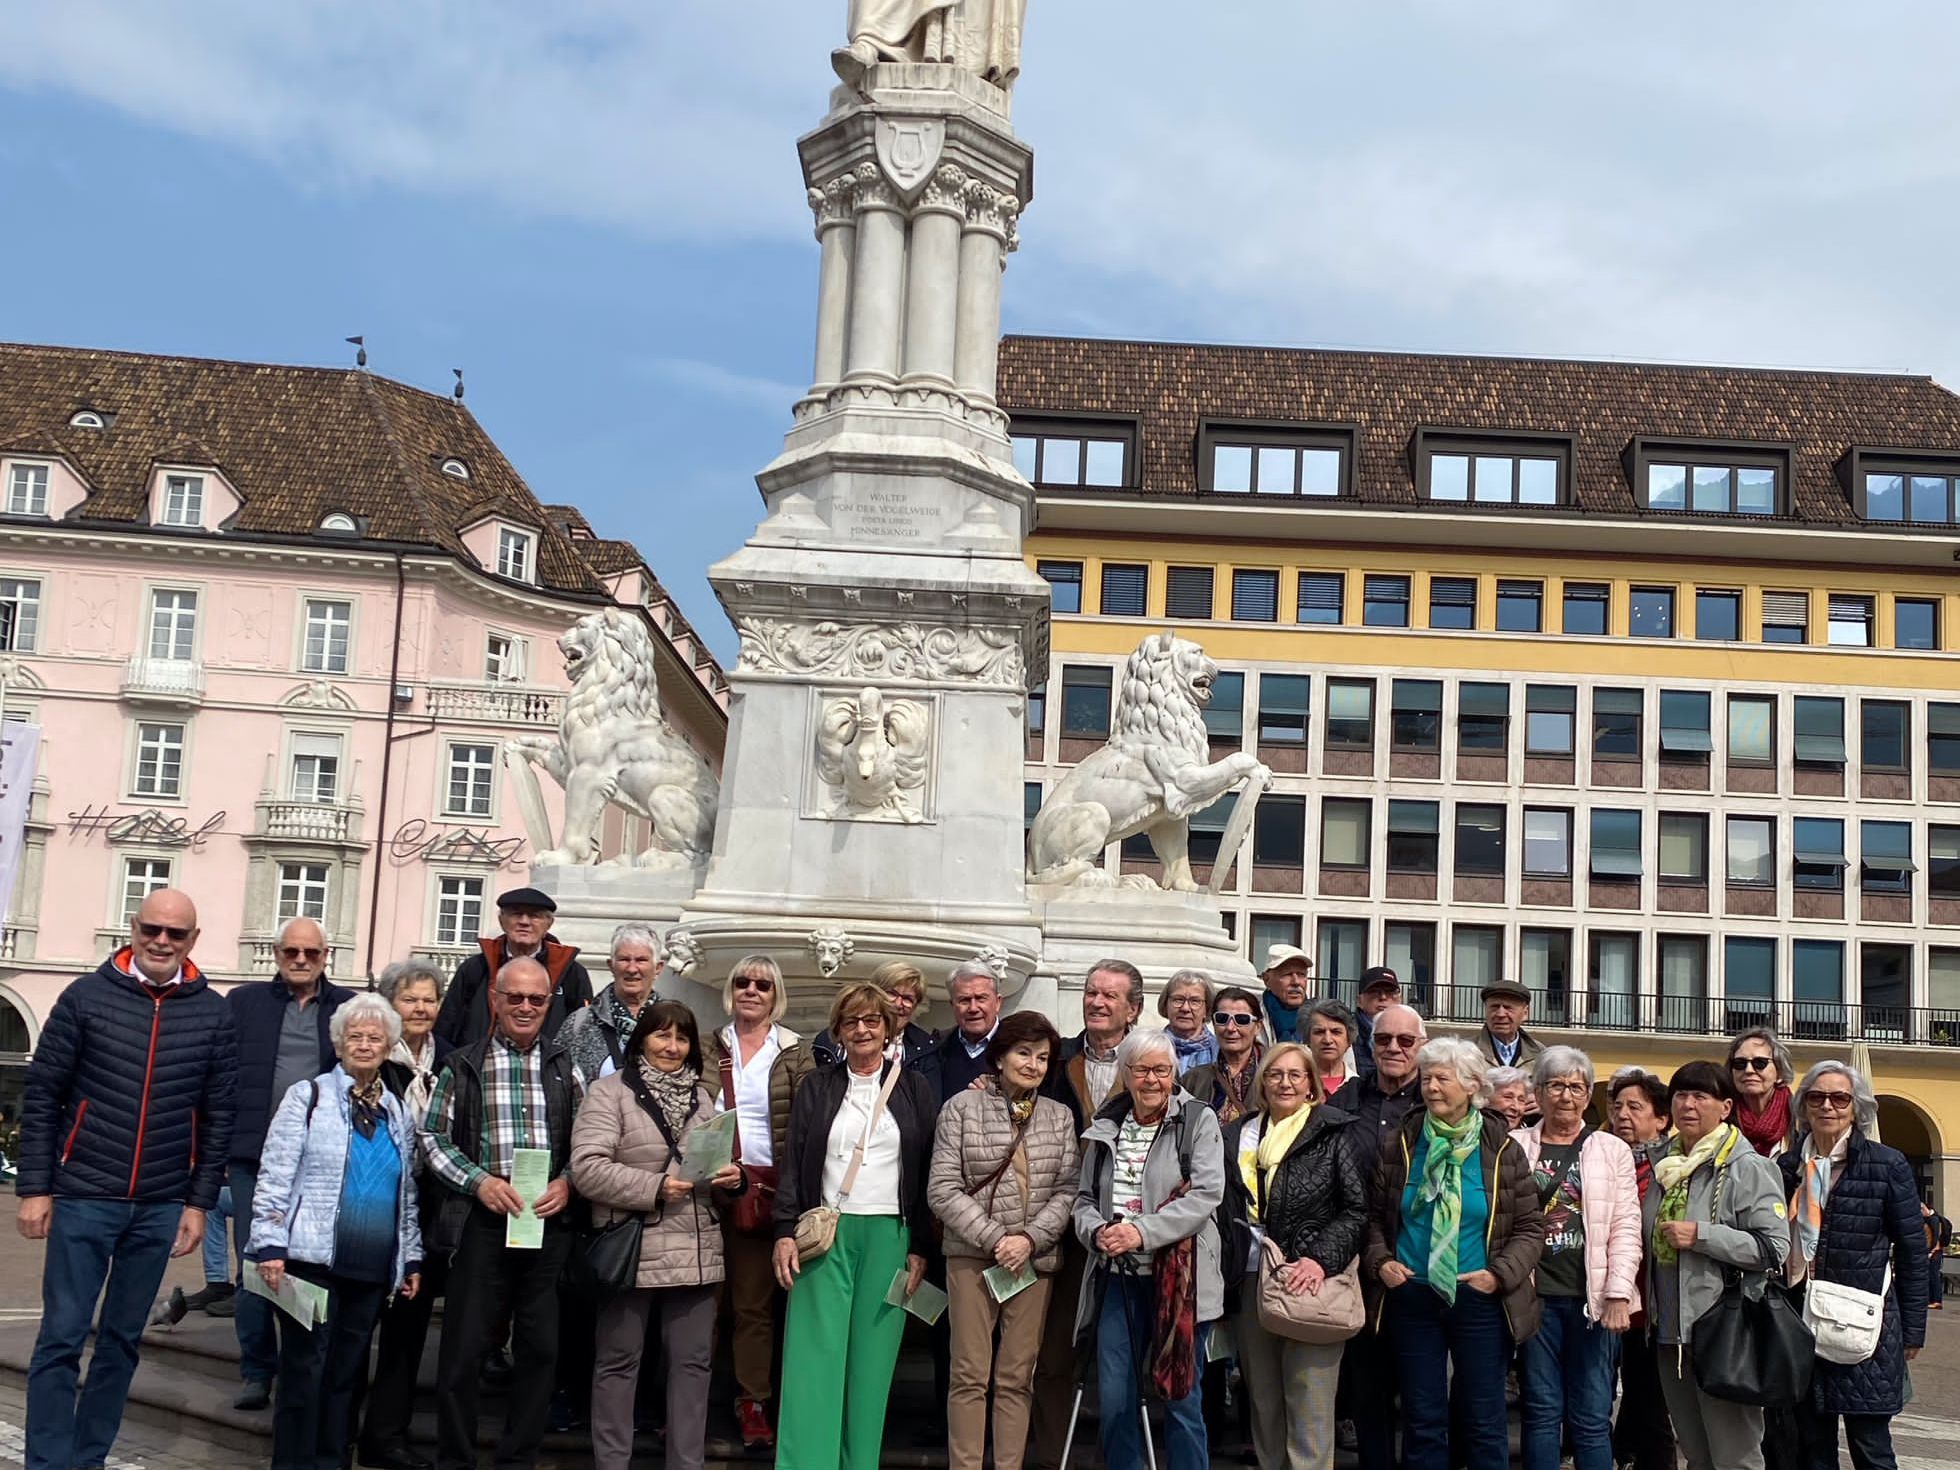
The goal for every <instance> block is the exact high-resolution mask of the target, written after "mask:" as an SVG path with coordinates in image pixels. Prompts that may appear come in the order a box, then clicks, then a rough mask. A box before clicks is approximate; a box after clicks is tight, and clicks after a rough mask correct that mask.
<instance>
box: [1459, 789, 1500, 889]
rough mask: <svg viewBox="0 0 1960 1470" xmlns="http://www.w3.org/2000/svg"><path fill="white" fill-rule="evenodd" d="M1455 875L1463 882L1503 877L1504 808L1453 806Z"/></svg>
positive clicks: (1483, 804)
mask: <svg viewBox="0 0 1960 1470" xmlns="http://www.w3.org/2000/svg"><path fill="white" fill-rule="evenodd" d="M1456 872H1457V876H1458V877H1463V878H1502V877H1503V876H1504V808H1503V807H1501V806H1497V805H1495V804H1494V803H1489V802H1467V801H1460V802H1458V803H1457V804H1456Z"/></svg>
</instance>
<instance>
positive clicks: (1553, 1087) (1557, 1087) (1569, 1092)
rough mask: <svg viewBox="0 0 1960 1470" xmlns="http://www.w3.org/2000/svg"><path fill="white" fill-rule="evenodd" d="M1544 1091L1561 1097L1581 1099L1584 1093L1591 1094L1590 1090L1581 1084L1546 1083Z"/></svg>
mask: <svg viewBox="0 0 1960 1470" xmlns="http://www.w3.org/2000/svg"><path fill="white" fill-rule="evenodd" d="M1545 1091H1547V1092H1551V1093H1556V1094H1558V1095H1559V1096H1561V1097H1573V1096H1579V1097H1583V1096H1584V1095H1585V1094H1586V1093H1588V1092H1591V1091H1592V1089H1591V1088H1590V1087H1588V1086H1586V1084H1585V1083H1583V1082H1547V1083H1546V1084H1545Z"/></svg>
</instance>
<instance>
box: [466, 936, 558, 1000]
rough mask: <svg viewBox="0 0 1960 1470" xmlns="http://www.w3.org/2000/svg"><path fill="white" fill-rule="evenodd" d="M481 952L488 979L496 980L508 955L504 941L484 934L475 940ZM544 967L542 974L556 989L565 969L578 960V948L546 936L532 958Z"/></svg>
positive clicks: (501, 938) (502, 938)
mask: <svg viewBox="0 0 1960 1470" xmlns="http://www.w3.org/2000/svg"><path fill="white" fill-rule="evenodd" d="M477 944H478V946H479V947H480V948H481V949H482V950H483V958H484V962H485V963H486V964H488V965H489V966H490V978H491V979H492V980H493V981H494V980H495V979H496V978H497V971H499V970H501V969H502V968H503V967H504V964H505V962H506V961H507V960H508V959H509V955H508V954H507V953H506V952H505V940H504V936H503V935H501V934H486V935H484V936H483V937H482V938H480V939H478V940H477ZM532 958H533V959H535V960H536V961H537V962H538V963H539V964H541V965H543V966H544V972H545V974H546V975H548V976H550V978H551V988H552V989H553V990H554V991H555V990H557V989H558V982H559V981H560V980H562V979H564V978H565V967H566V966H567V965H569V964H571V962H572V961H573V960H575V959H577V958H578V948H577V947H576V946H575V945H570V944H566V943H565V942H564V941H563V940H561V939H559V937H558V936H557V935H555V934H547V935H545V937H544V943H543V944H541V945H539V946H538V952H537V953H536V954H535V955H533V956H532Z"/></svg>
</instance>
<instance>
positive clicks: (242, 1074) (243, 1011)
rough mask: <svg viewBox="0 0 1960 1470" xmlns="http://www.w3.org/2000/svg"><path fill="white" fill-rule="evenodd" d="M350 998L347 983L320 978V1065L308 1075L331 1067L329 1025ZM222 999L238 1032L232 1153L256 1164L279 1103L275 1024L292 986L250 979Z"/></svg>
mask: <svg viewBox="0 0 1960 1470" xmlns="http://www.w3.org/2000/svg"><path fill="white" fill-rule="evenodd" d="M353 998H354V992H353V991H351V990H349V989H348V988H347V987H346V986H344V985H336V984H334V983H333V982H332V981H331V980H329V979H327V977H326V976H324V975H322V976H321V977H320V995H319V998H318V999H317V1000H315V1001H314V1002H313V1023H314V1030H315V1033H316V1034H317V1035H318V1037H319V1040H320V1057H319V1065H318V1066H316V1067H314V1068H313V1070H312V1071H311V1072H308V1073H307V1076H309V1077H317V1076H318V1075H319V1074H320V1073H322V1072H331V1071H332V1070H333V1068H334V1062H335V1061H336V1060H337V1058H336V1057H335V1054H334V1049H333V1038H332V1037H331V1036H330V1035H329V1034H328V1032H327V1023H328V1022H329V1021H331V1020H332V1019H333V1013H334V1012H335V1011H337V1010H339V1009H340V1008H341V1007H342V1006H343V1005H345V1004H346V1003H347V1002H348V1001H350V1000H352V999H353ZM225 1000H226V1002H227V1003H228V1004H229V1005H230V1006H231V1023H232V1025H233V1026H234V1027H235V1028H236V1029H237V1032H238V1117H237V1121H236V1122H234V1123H233V1124H232V1129H231V1156H232V1157H233V1158H234V1159H237V1160H239V1161H240V1162H241V1163H248V1164H249V1163H255V1162H257V1160H258V1157H259V1151H260V1150H261V1149H263V1148H264V1147H265V1130H266V1128H267V1127H268V1126H270V1124H271V1122H272V1115H273V1113H274V1112H276V1111H277V1110H278V1108H279V1104H280V1102H281V1099H279V1098H276V1097H274V1096H273V1095H272V1074H273V1072H274V1071H275V1070H276V1069H277V1068H278V1065H279V1028H280V1027H282V1026H283V1025H285V1024H286V1007H287V1006H289V1005H291V1004H292V1003H293V988H292V987H291V986H290V985H288V984H287V983H286V982H285V981H284V980H283V979H281V978H280V977H279V976H277V975H274V976H273V977H272V978H271V979H270V980H248V981H246V982H245V983H244V984H243V985H236V986H233V987H232V992H231V994H230V995H228V996H226V997H225Z"/></svg>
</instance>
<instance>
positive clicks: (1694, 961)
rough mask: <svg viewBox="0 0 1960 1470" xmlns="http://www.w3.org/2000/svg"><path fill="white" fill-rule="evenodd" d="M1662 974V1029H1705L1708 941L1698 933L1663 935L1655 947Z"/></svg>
mask: <svg viewBox="0 0 1960 1470" xmlns="http://www.w3.org/2000/svg"><path fill="white" fill-rule="evenodd" d="M1655 950H1656V953H1657V955H1658V959H1659V964H1660V971H1661V1006H1660V1008H1661V1016H1660V1020H1661V1029H1662V1030H1664V1031H1706V1030H1707V1029H1708V1022H1709V1015H1708V941H1707V940H1706V939H1703V938H1702V937H1701V936H1700V935H1698V934H1663V935H1661V937H1660V941H1659V943H1658V944H1657V945H1656V946H1655Z"/></svg>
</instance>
